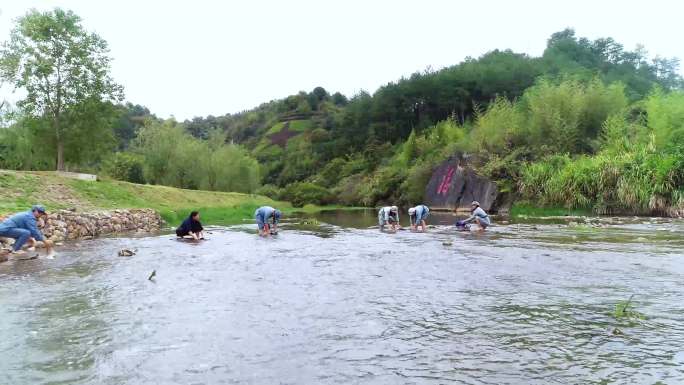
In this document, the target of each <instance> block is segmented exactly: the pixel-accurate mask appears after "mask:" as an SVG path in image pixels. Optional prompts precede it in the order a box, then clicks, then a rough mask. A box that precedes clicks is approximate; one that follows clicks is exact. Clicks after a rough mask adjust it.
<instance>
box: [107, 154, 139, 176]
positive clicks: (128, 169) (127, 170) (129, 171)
mask: <svg viewBox="0 0 684 385" xmlns="http://www.w3.org/2000/svg"><path fill="white" fill-rule="evenodd" d="M103 171H104V173H105V174H106V175H108V176H110V177H112V178H114V179H118V180H123V181H126V182H131V183H145V177H144V175H143V159H142V157H140V156H138V155H135V154H131V153H127V152H117V153H115V154H114V155H112V156H111V157H110V158H109V159H107V160H106V161H105V163H104V165H103Z"/></svg>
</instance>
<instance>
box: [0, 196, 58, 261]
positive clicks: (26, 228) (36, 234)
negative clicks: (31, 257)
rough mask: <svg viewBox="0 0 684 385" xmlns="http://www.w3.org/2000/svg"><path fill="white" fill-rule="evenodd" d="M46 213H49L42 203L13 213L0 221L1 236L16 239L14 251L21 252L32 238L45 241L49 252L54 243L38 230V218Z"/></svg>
mask: <svg viewBox="0 0 684 385" xmlns="http://www.w3.org/2000/svg"><path fill="white" fill-rule="evenodd" d="M44 215H47V213H46V212H45V208H44V207H43V206H40V205H35V206H33V207H32V208H31V210H29V211H24V212H21V213H18V214H14V215H12V216H11V217H9V218H7V219H5V220H4V221H3V222H2V223H0V237H6V238H13V239H14V240H15V242H14V247H13V250H12V252H13V253H17V254H19V253H21V252H22V251H21V247H22V246H24V244H26V242H27V241H28V240H29V239H31V238H33V239H34V240H36V241H42V242H44V243H45V246H46V247H47V249H48V253H49V252H50V251H51V246H52V243H51V242H50V241H47V240H45V237H44V236H43V233H42V232H41V231H40V230H38V221H37V220H38V218H40V217H41V216H44Z"/></svg>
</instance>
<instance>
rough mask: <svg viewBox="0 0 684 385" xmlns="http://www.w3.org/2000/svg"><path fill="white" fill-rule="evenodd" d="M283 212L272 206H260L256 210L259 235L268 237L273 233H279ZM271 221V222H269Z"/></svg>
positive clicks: (255, 215) (255, 217)
mask: <svg viewBox="0 0 684 385" xmlns="http://www.w3.org/2000/svg"><path fill="white" fill-rule="evenodd" d="M281 215H282V213H281V212H280V210H276V209H274V208H273V207H271V206H262V207H259V208H258V209H257V210H256V211H255V212H254V219H256V223H257V226H258V228H259V230H258V232H259V235H260V236H262V237H267V236H269V235H271V234H277V233H278V222H279V221H280V216H281ZM269 221H271V223H268V222H269Z"/></svg>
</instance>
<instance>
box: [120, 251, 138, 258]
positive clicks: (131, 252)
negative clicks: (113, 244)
mask: <svg viewBox="0 0 684 385" xmlns="http://www.w3.org/2000/svg"><path fill="white" fill-rule="evenodd" d="M132 255H135V250H129V249H121V250H119V257H130V256H132Z"/></svg>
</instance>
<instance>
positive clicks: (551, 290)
mask: <svg viewBox="0 0 684 385" xmlns="http://www.w3.org/2000/svg"><path fill="white" fill-rule="evenodd" d="M376 218H377V215H376V214H375V213H374V212H369V211H343V212H326V213H321V214H318V215H315V216H302V217H292V218H288V220H287V221H286V223H284V224H283V226H282V230H281V232H280V234H279V235H278V236H276V237H272V238H270V239H260V238H258V237H257V236H256V235H255V234H254V228H253V227H254V226H253V225H252V224H247V223H246V224H245V225H239V226H229V227H213V228H211V230H210V232H211V233H210V234H208V238H209V239H208V240H206V241H203V242H201V243H198V244H195V243H189V242H181V241H177V240H175V239H174V237H173V236H171V235H169V234H161V235H155V236H149V237H142V238H130V237H122V238H104V239H96V240H84V241H78V242H73V243H68V244H67V245H65V246H63V247H62V248H61V250H60V251H59V254H58V257H57V258H56V259H54V260H45V259H38V260H32V261H14V262H6V263H2V264H0V384H12V385H24V384H32V385H33V384H327V383H345V384H347V383H351V384H443V383H467V384H547V383H563V384H577V383H619V384H625V383H634V384H654V383H657V382H658V381H661V382H662V383H667V384H673V383H684V305H682V303H683V302H682V298H684V282H683V278H684V222H682V221H676V220H674V221H673V220H662V219H649V218H589V219H588V218H576V219H575V218H573V219H567V218H555V219H546V220H532V219H528V220H525V221H519V223H507V224H502V223H501V221H496V220H495V225H494V226H493V227H492V228H490V229H488V230H487V231H486V232H485V233H482V234H480V233H457V232H455V231H454V228H453V226H452V224H453V221H454V219H455V218H454V217H452V216H451V215H439V214H436V215H432V216H431V218H430V220H429V222H430V223H431V224H433V225H436V227H434V228H431V229H429V232H428V233H425V234H420V233H411V232H409V231H399V232H397V233H396V234H383V233H380V232H379V231H377V230H376V229H370V228H369V227H370V226H373V225H375V223H376V220H377V219H376ZM122 248H129V249H137V254H136V255H134V256H132V257H119V256H118V255H117V251H118V250H120V249H122ZM152 271H156V276H155V278H153V280H151V281H150V280H148V277H149V275H150V273H151V272H152ZM632 295H633V296H634V297H633V300H632V307H633V309H634V310H636V311H638V312H640V313H642V314H643V315H644V316H645V319H643V320H633V321H630V320H627V319H616V318H615V317H614V316H613V312H614V308H615V304H616V303H618V302H620V301H625V300H627V299H628V298H630V297H631V296H632ZM616 329H617V331H616ZM615 333H617V335H616V334H615Z"/></svg>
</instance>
